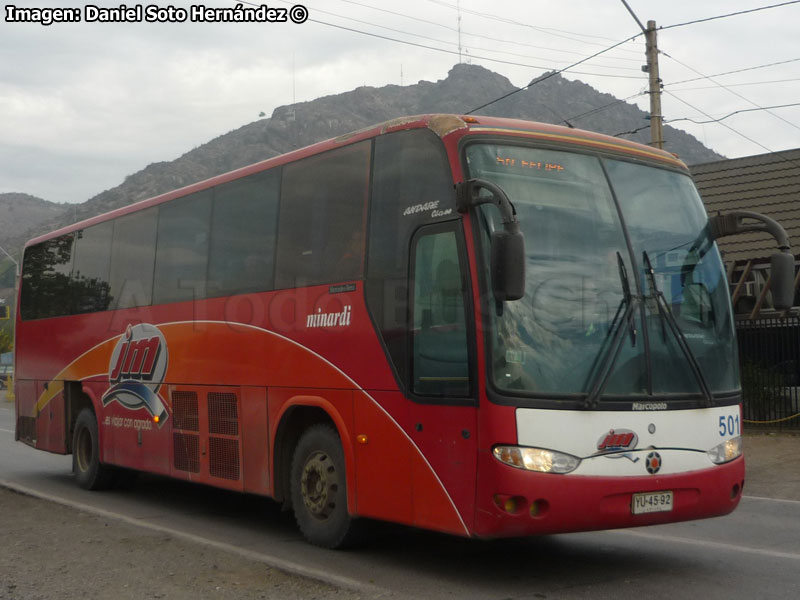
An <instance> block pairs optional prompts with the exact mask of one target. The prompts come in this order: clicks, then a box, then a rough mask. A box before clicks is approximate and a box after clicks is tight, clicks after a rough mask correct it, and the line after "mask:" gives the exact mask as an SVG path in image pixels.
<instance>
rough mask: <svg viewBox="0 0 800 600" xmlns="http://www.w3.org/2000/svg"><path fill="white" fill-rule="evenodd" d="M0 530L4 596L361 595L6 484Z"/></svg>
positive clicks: (65, 599) (24, 599)
mask: <svg viewBox="0 0 800 600" xmlns="http://www.w3.org/2000/svg"><path fill="white" fill-rule="evenodd" d="M0 534H1V535H2V539H1V540H0V599H2V600H12V599H13V600H73V599H74V600H78V599H80V600H84V599H87V598H97V599H107V598H113V599H114V600H133V599H136V600H141V599H149V598H168V599H170V600H172V599H175V600H199V599H206V598H214V599H216V598H219V599H225V598H231V599H233V598H235V599H237V600H238V599H243V600H251V599H253V600H256V599H262V598H263V599H278V598H280V599H281V600H283V599H294V598H297V599H300V598H303V599H314V598H315V599H320V600H333V599H336V600H352V599H355V598H359V595H358V594H356V593H354V592H351V591H348V590H340V589H336V588H334V587H331V586H328V585H325V584H322V583H319V582H317V581H313V580H310V579H306V578H303V577H299V576H295V575H290V574H286V573H283V572H281V571H279V570H277V569H274V568H271V567H269V566H267V565H265V564H263V563H260V562H257V561H254V560H247V559H246V558H243V557H241V556H239V555H236V554H233V553H228V552H225V551H222V550H218V549H216V548H210V547H206V546H203V545H201V544H195V543H191V542H188V541H184V540H181V539H176V538H174V537H172V536H170V535H168V534H164V533H159V532H156V531H152V530H149V529H144V528H139V527H136V526H134V525H130V524H127V523H123V522H119V521H115V520H113V519H108V518H103V517H99V516H95V515H92V514H89V513H86V512H82V511H79V510H76V509H73V508H69V507H67V506H62V505H60V504H55V503H52V502H48V501H46V500H40V499H38V498H33V497H30V496H25V495H22V494H18V493H16V492H14V491H11V490H8V489H4V488H0Z"/></svg>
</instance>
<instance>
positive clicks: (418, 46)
mask: <svg viewBox="0 0 800 600" xmlns="http://www.w3.org/2000/svg"><path fill="white" fill-rule="evenodd" d="M238 1H240V2H243V3H244V4H250V5H252V6H258V5H257V4H255V3H253V2H248V1H246V0H238ZM279 1H280V2H282V3H284V4H292V2H291V1H290V0H279ZM314 10H315V11H316V12H320V13H323V14H327V15H330V16H334V17H338V18H342V19H347V20H349V21H355V22H357V23H361V24H365V25H370V26H373V27H379V28H381V29H388V30H390V31H394V32H395V33H401V34H404V35H412V36H416V37H421V38H425V39H428V40H432V41H436V42H439V43H443V44H452V42H447V41H444V40H438V39H435V38H429V37H426V36H422V35H418V34H414V33H409V32H405V31H401V30H398V29H392V28H390V27H384V26H383V25H377V24H375V23H370V22H368V21H362V20H359V19H353V18H351V17H345V16H342V15H338V14H336V13H331V12H328V11H324V10H319V9H316V8H315V9H314ZM308 21H309V22H312V23H319V24H320V25H327V26H328V27H333V28H336V29H342V30H344V31H350V32H352V33H359V34H361V35H367V36H370V37H374V38H378V39H382V40H387V41H391V42H397V43H399V44H406V45H408V46H414V47H416V48H423V49H426V50H433V51H436V52H443V53H445V54H452V55H455V56H459V52H458V51H457V50H447V49H445V48H437V47H435V46H428V45H426V44H420V43H417V42H411V41H408V40H401V39H398V38H395V37H390V36H386V35H381V34H378V33H372V32H370V31H363V30H361V29H355V28H353V27H346V26H344V25H337V24H336V23H329V22H327V21H322V20H320V19H314V18H311V17H309V18H308ZM490 52H496V51H495V50H490ZM600 54H602V52H599V53H596V54H594V55H592V56H589V57H587V58H586V59H584V60H581V61H578V62H577V63H573V64H572V65H570V66H569V67H565V69H569V68H572V67H574V66H575V65H577V64H582V63H584V62H586V61H587V60H590V59H592V58H594V57H596V56H599V55H600ZM470 57H471V58H474V59H478V60H486V61H490V62H496V63H500V64H505V65H512V66H516V67H526V68H532V69H541V70H542V71H550V70H552V69H553V66H552V65H548V66H543V65H532V64H527V63H521V62H515V61H511V60H503V59H499V58H491V57H489V56H479V55H476V54H470ZM531 58H535V57H531ZM559 62H563V61H559ZM598 67H600V66H599V65H598ZM600 68H612V69H625V67H600ZM565 69H562V71H563V70H565ZM634 70H635V69H634ZM573 72H574V73H575V74H577V75H589V76H593V77H610V78H614V79H641V76H634V75H614V74H611V73H592V72H588V71H573Z"/></svg>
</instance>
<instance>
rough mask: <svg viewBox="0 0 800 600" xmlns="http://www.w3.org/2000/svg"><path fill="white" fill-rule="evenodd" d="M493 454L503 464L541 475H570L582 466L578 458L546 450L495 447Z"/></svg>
mask: <svg viewBox="0 0 800 600" xmlns="http://www.w3.org/2000/svg"><path fill="white" fill-rule="evenodd" d="M492 452H493V454H494V457H495V458H496V459H497V460H499V461H500V462H502V463H505V464H507V465H511V466H512V467H517V468H518V469H526V470H528V471H538V472H539V473H569V472H571V471H574V470H575V469H577V468H578V465H579V464H581V459H580V458H578V457H576V456H572V455H571V454H564V453H563V452H556V451H555V450H545V449H544V448H523V447H520V446H495V447H494V450H492Z"/></svg>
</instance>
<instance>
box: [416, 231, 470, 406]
mask: <svg viewBox="0 0 800 600" xmlns="http://www.w3.org/2000/svg"><path fill="white" fill-rule="evenodd" d="M436 229H438V230H439V231H438V232H437V233H431V234H423V235H422V236H419V237H417V239H416V244H415V246H414V250H413V259H412V261H413V262H412V264H413V280H412V286H413V302H414V305H413V323H412V328H411V332H412V378H413V390H414V393H416V394H419V395H423V396H448V397H461V398H463V397H466V396H469V394H470V382H469V353H468V336H467V327H466V315H465V307H464V294H465V288H464V283H463V282H464V278H463V277H462V270H461V267H460V266H459V263H460V261H459V255H458V244H457V239H456V234H455V231H452V230H450V231H441V227H437V228H436Z"/></svg>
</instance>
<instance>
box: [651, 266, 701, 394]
mask: <svg viewBox="0 0 800 600" xmlns="http://www.w3.org/2000/svg"><path fill="white" fill-rule="evenodd" d="M642 260H643V261H644V267H645V279H646V280H647V286H648V287H649V288H650V296H649V297H651V298H653V299H654V300H655V302H656V305H657V307H658V318H659V320H660V322H661V328H662V334H663V330H664V323H666V324H667V325H668V326H669V329H670V331H671V332H672V335H674V336H675V340H676V341H677V342H678V347H679V348H680V349H681V352H683V355H684V356H685V357H686V360H687V362H688V363H689V366H690V367H691V369H692V374H693V375H694V377H695V379H696V380H697V383H698V385H699V386H700V391H702V392H703V397H704V398H705V405H706V406H714V396H713V395H712V393H711V390H710V388H709V387H708V382H706V378H705V376H704V375H703V370H702V368H701V367H700V363H699V362H697V357H696V356H695V355H694V352H692V348H691V346H689V342H688V341H686V336H684V335H683V331H682V330H681V327H680V325H678V322H677V321H676V320H675V316H674V315H673V314H672V311H671V310H670V308H669V306H668V305H667V301H666V299H665V298H664V294H663V293H662V292H661V290H660V289H658V284H657V283H656V275H655V270H654V269H653V264H652V263H651V262H650V256H649V255H648V254H647V251H646V250H645V251H644V252H642Z"/></svg>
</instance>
